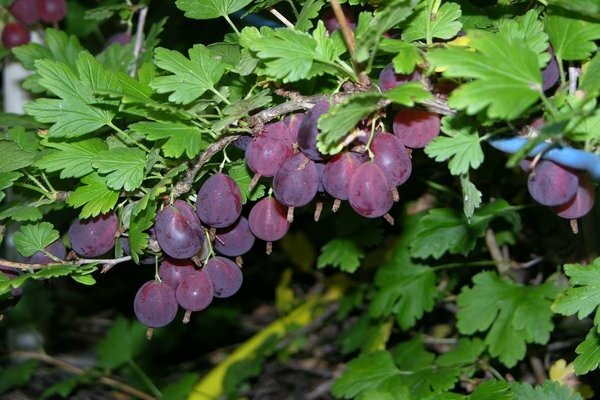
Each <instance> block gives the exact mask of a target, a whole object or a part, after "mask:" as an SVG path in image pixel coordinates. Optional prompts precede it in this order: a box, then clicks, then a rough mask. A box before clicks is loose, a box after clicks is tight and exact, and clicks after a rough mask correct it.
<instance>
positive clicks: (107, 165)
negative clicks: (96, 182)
mask: <svg viewBox="0 0 600 400" xmlns="http://www.w3.org/2000/svg"><path fill="white" fill-rule="evenodd" d="M93 166H94V168H96V169H97V170H98V172H99V173H101V174H108V175H106V184H107V185H108V187H109V188H111V189H115V190H120V189H125V190H127V191H132V190H135V189H137V188H139V187H140V186H141V185H142V182H143V180H144V168H145V167H146V153H144V151H142V150H140V149H133V148H127V147H120V148H114V149H111V150H105V151H101V152H99V153H98V154H97V155H96V159H95V160H94V162H93Z"/></svg>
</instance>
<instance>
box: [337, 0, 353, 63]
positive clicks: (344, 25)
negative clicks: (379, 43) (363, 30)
mask: <svg viewBox="0 0 600 400" xmlns="http://www.w3.org/2000/svg"><path fill="white" fill-rule="evenodd" d="M331 8H332V9H333V13H334V14H335V19H337V21H338V23H339V24H340V30H341V31H342V35H343V36H344V41H345V42H346V45H347V46H348V51H349V52H350V57H351V58H352V59H354V52H355V50H356V43H355V42H354V32H352V29H350V25H348V20H347V19H346V16H345V15H344V10H342V6H341V5H340V2H339V1H338V0H331Z"/></svg>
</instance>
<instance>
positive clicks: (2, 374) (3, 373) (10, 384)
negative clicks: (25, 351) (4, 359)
mask: <svg viewBox="0 0 600 400" xmlns="http://www.w3.org/2000/svg"><path fill="white" fill-rule="evenodd" d="M38 364H39V363H38V361H36V360H27V361H23V362H20V363H18V364H14V365H11V366H9V367H4V368H2V369H0V393H6V392H7V391H9V390H10V389H12V388H16V387H19V386H23V385H26V384H28V383H30V382H31V380H32V378H33V374H34V373H35V371H36V370H37V368H38Z"/></svg>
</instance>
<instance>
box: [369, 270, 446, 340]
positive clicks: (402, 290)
mask: <svg viewBox="0 0 600 400" xmlns="http://www.w3.org/2000/svg"><path fill="white" fill-rule="evenodd" d="M435 283H436V279H435V274H434V273H433V270H432V269H431V268H429V267H426V266H424V265H418V264H411V263H405V262H402V258H400V259H397V258H394V259H392V260H391V261H390V262H389V263H387V264H386V265H384V266H383V267H382V268H380V269H379V270H378V271H377V275H376V276H375V284H376V285H377V286H378V288H379V289H378V290H377V291H376V292H375V295H374V297H373V300H372V302H371V306H370V310H369V312H370V315H371V316H372V317H383V316H386V315H390V314H394V315H396V320H397V321H398V325H400V328H402V329H403V330H407V329H409V328H411V327H412V326H414V325H415V323H416V322H417V321H418V320H419V319H420V318H421V317H422V316H423V315H424V314H425V312H429V311H431V310H432V309H433V306H434V305H435V299H436V297H437V290H436V287H435Z"/></svg>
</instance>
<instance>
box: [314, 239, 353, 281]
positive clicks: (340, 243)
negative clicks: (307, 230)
mask: <svg viewBox="0 0 600 400" xmlns="http://www.w3.org/2000/svg"><path fill="white" fill-rule="evenodd" d="M364 256H365V253H364V251H363V250H362V249H361V248H360V246H359V245H358V244H357V243H356V241H354V240H352V239H343V238H337V239H333V240H331V241H329V242H328V243H327V244H326V245H324V246H323V247H322V248H321V254H320V255H319V259H318V260H317V268H324V267H326V266H328V265H331V266H333V267H337V268H339V269H341V270H342V271H344V272H349V273H353V272H355V271H356V270H357V269H358V267H359V266H360V260H361V259H362V258H363V257H364Z"/></svg>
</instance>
